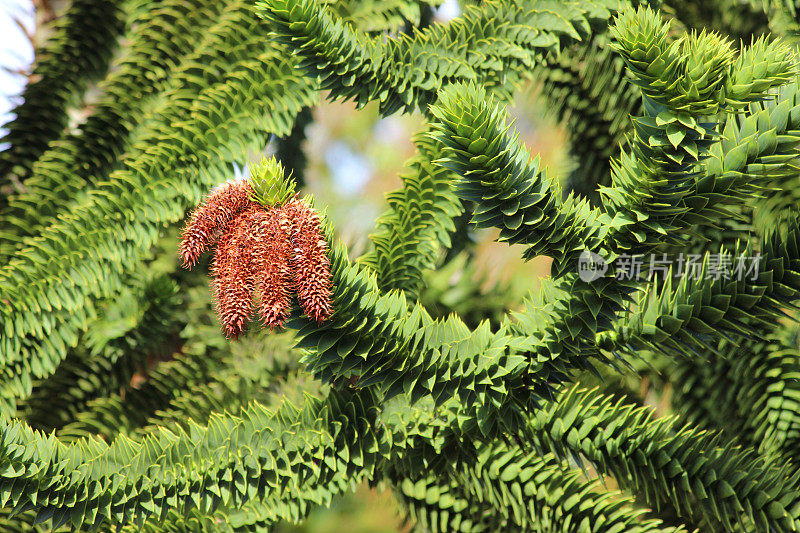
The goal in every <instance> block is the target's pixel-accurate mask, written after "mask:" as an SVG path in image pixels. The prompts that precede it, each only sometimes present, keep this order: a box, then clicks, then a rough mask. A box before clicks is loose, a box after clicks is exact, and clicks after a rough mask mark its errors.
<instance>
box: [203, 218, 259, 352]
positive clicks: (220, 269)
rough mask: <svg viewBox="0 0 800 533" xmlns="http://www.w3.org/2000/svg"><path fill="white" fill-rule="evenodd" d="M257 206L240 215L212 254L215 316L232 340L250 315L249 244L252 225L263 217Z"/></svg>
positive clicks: (251, 268) (251, 269)
mask: <svg viewBox="0 0 800 533" xmlns="http://www.w3.org/2000/svg"><path fill="white" fill-rule="evenodd" d="M263 211H264V210H263V208H262V207H260V206H257V207H251V208H250V209H248V210H247V211H245V212H244V213H240V214H239V216H238V217H237V218H236V220H235V221H234V222H233V224H232V225H231V226H230V228H229V229H228V231H227V232H226V233H225V234H224V235H223V236H222V238H221V239H220V241H219V243H218V244H217V251H216V253H215V254H214V265H213V267H212V269H213V270H212V273H213V275H214V294H215V296H216V305H217V316H218V317H219V321H220V324H222V330H223V332H224V333H225V336H226V337H228V338H231V339H235V338H236V337H238V336H239V335H241V334H242V333H243V332H244V329H245V325H246V324H247V323H248V321H249V320H250V316H251V315H252V312H253V289H254V286H255V269H254V266H253V254H252V250H251V249H250V248H249V247H248V246H247V245H248V244H250V241H251V235H250V232H251V229H252V225H253V222H254V221H255V220H257V219H258V218H259V217H260V216H262V214H263Z"/></svg>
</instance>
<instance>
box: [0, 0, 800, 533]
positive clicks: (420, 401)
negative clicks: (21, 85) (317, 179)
mask: <svg viewBox="0 0 800 533" xmlns="http://www.w3.org/2000/svg"><path fill="white" fill-rule="evenodd" d="M111 4H113V7H114V9H115V11H113V13H115V14H116V15H114V17H116V18H114V20H113V21H111V20H109V21H108V23H107V24H99V23H98V21H97V20H96V19H86V16H87V15H86V13H87V10H92V9H99V7H98V6H103V5H105V4H104V3H103V2H98V1H92V2H89V1H77V0H76V1H75V2H73V3H72V5H71V7H70V8H69V10H68V11H67V12H66V14H65V15H64V16H63V18H62V19H60V20H59V21H58V23H57V27H56V29H55V31H54V33H53V38H52V42H51V43H49V44H48V45H46V46H45V48H44V50H45V51H46V52H45V51H43V52H42V53H40V55H39V57H38V62H37V67H36V69H37V71H36V72H38V73H39V76H38V77H37V78H36V81H34V82H32V83H31V84H30V86H29V88H28V90H27V92H26V95H25V96H26V99H25V101H24V103H23V104H21V105H20V107H19V109H18V110H17V111H18V113H17V118H16V119H15V121H14V122H13V123H12V124H11V125H10V127H9V134H8V138H7V140H8V141H9V142H10V143H11V148H10V149H9V150H8V151H6V152H3V155H2V156H0V163H2V166H0V180H3V181H2V184H3V185H9V184H11V185H13V186H12V187H5V188H3V189H2V192H3V194H4V196H3V199H2V202H0V220H2V221H3V224H2V229H0V257H2V259H3V262H2V264H1V266H0V372H1V373H2V381H0V411H2V418H1V419H0V507H2V511H1V512H0V528H2V529H3V530H4V531H6V530H7V531H43V530H48V529H63V530H69V529H75V530H81V531H95V530H98V531H112V530H114V531H117V530H122V531H126V532H127V531H130V532H133V531H147V532H153V533H155V532H207V531H212V532H216V531H219V532H233V531H270V530H272V529H273V528H274V527H275V526H276V525H278V524H279V523H280V522H283V521H288V522H300V521H302V520H304V519H305V518H306V517H307V516H308V515H309V513H310V512H311V510H312V509H314V508H315V507H317V506H320V505H330V504H331V502H333V501H334V499H335V498H336V497H337V496H338V495H341V494H345V493H349V492H352V491H353V490H354V489H355V487H356V486H357V485H358V484H359V483H362V482H367V483H369V484H371V485H373V486H385V487H391V488H392V490H393V492H394V493H395V494H396V495H397V501H398V504H399V507H400V509H401V515H402V516H403V517H404V518H405V520H406V521H407V523H408V524H409V525H410V526H412V527H413V528H415V529H418V530H421V531H501V530H511V531H541V532H545V531H548V532H550V531H593V532H619V531H642V532H645V531H649V532H656V531H661V532H679V531H692V530H700V531H713V532H717V531H732V532H739V531H779V532H783V531H796V530H798V529H800V473H798V470H797V467H796V464H797V461H798V460H800V457H798V445H799V444H800V438H799V436H800V417H799V416H798V414H797V413H798V403H800V392H799V390H798V384H797V383H798V381H797V380H798V377H800V374H799V372H800V354H799V353H798V348H799V347H798V338H797V331H798V329H797V325H796V324H795V323H793V321H794V319H795V318H796V312H795V311H796V310H797V307H798V300H800V214H799V213H798V211H797V201H796V199H797V198H798V197H800V192H798V191H800V174H798V171H797V168H798V165H797V153H798V152H797V150H798V146H800V133H799V131H800V126H798V124H800V106H799V105H798V94H800V91H799V90H798V81H797V77H798V72H797V64H796V56H795V54H794V52H793V51H792V48H791V47H790V45H788V44H786V42H791V41H792V39H793V38H794V36H793V35H785V36H781V35H780V33H781V32H782V31H789V29H787V28H790V27H791V25H790V24H788V23H785V24H784V23H781V21H782V20H787V19H785V18H780V17H781V16H782V17H787V16H793V13H794V12H793V11H790V10H789V7H790V5H789V4H790V3H785V5H784V3H769V2H763V3H760V2H745V1H742V2H738V1H737V0H718V1H715V2H711V3H707V4H703V5H701V4H700V3H698V2H685V3H684V2H679V1H677V0H675V1H670V2H665V4H666V5H664V6H662V7H663V10H661V11H659V10H657V6H656V4H657V2H648V3H646V4H647V6H641V5H639V4H640V2H633V3H629V2H626V1H623V0H570V1H555V0H525V1H513V2H512V1H507V0H484V1H482V2H463V3H462V5H463V12H462V14H460V15H459V16H458V17H457V18H456V19H455V20H453V21H450V22H439V21H436V20H435V17H434V16H433V13H434V11H433V10H434V8H435V7H437V6H438V5H440V4H441V2H438V1H434V2H420V1H416V0H414V1H410V0H391V1H385V2H373V1H367V0H346V1H327V0H326V1H321V0H300V1H287V0H260V1H258V2H249V1H243V0H242V1H240V0H227V1H221V0H220V1H213V2H186V1H185V0H181V1H177V0H176V1H174V2H173V1H171V0H165V1H163V2H155V1H153V2H148V1H144V0H139V1H136V2H124V3H123V2H119V3H111ZM651 4H652V5H651ZM684 4H685V5H684ZM684 7H685V9H684ZM701 8H702V9H701ZM734 8H735V9H734ZM722 10H726V11H724V12H723V11H722ZM751 12H752V13H758V17H753V18H752V19H751V20H738V19H739V18H741V16H740V15H738V14H739V13H751ZM779 12H780V13H783V14H782V15H780V16H779V14H778V13H779ZM109 13H111V12H109ZM106 16H110V15H108V14H107V15H106ZM675 19H677V20H678V23H676V22H675ZM670 21H672V23H673V24H672V26H670V24H671V22H670ZM765 21H768V22H769V30H767V28H766V24H767V22H765ZM686 28H690V29H691V30H692V31H688V30H686ZM685 30H686V31H685ZM715 31H719V32H721V33H716V32H715ZM123 34H124V36H125V38H124V39H118V37H119V36H121V35H123ZM729 36H730V37H736V38H742V41H740V42H738V43H734V42H733V41H732V40H731V39H729ZM782 37H785V40H782ZM81 51H88V52H87V53H86V54H84V53H83V52H81ZM76 54H77V55H76ZM112 54H114V55H115V56H116V60H115V62H114V63H113V64H112V66H111V67H110V68H109V66H108V60H109V58H110V57H111V55H112ZM97 78H99V79H100V81H99V83H98V84H97V87H98V91H99V96H97V97H96V99H95V101H94V102H93V103H92V105H91V106H89V107H87V108H86V110H85V112H86V113H87V118H86V120H85V122H83V123H82V124H80V125H77V127H76V128H67V122H66V120H67V119H66V117H68V116H69V114H70V112H71V110H72V109H73V108H74V107H75V106H77V105H80V103H81V102H82V101H85V100H86V94H85V90H86V87H87V86H88V85H89V83H90V82H92V81H93V80H94V79H97ZM531 78H533V79H534V80H535V81H537V82H538V83H539V84H540V86H541V89H542V96H543V98H542V100H543V101H544V102H546V105H547V106H548V107H549V110H550V111H551V112H553V113H555V114H556V115H557V117H558V118H559V119H560V120H561V121H562V122H563V123H564V124H565V126H566V127H567V129H568V130H569V134H570V148H571V151H572V154H573V167H572V172H571V174H570V176H569V181H566V182H564V181H562V180H561V179H559V177H558V172H557V171H553V170H550V169H548V168H547V167H546V165H545V164H544V163H543V162H542V159H541V158H540V157H537V156H535V154H532V153H531V150H529V149H528V147H526V146H525V145H524V144H523V143H522V142H521V141H520V134H519V132H518V131H517V129H516V128H515V127H514V125H513V124H512V123H510V122H509V120H508V115H507V112H506V105H507V104H508V103H509V102H510V100H511V99H512V98H513V95H514V94H515V93H516V92H517V91H520V90H527V89H529V87H530V86H529V85H524V84H525V83H527V82H528V80H530V79H531ZM323 97H324V98H328V99H330V100H337V99H344V100H352V101H354V102H355V104H356V107H358V108H360V107H363V106H366V105H369V104H372V105H374V106H375V107H377V108H378V110H379V113H380V114H381V115H382V116H384V117H387V116H390V115H392V114H396V113H401V112H402V113H420V114H421V115H422V118H423V120H424V125H423V127H422V129H421V131H419V132H418V133H417V134H416V135H414V136H413V138H412V145H413V149H414V154H413V155H412V156H411V157H410V159H409V160H408V161H407V162H406V164H405V167H404V169H403V170H402V171H401V172H400V175H399V182H400V188H399V189H397V190H395V191H392V192H389V193H388V194H387V195H386V210H385V211H384V212H383V214H381V215H380V216H379V217H378V218H377V220H376V222H375V228H374V230H373V231H372V232H371V235H370V246H369V249H368V250H367V251H366V252H365V253H364V254H363V255H361V256H360V257H357V258H356V257H350V256H349V255H348V251H347V247H346V246H345V245H344V244H343V243H342V242H340V241H339V238H338V236H337V233H336V229H335V227H334V224H333V223H331V222H330V221H328V219H327V217H325V219H324V220H325V222H324V224H323V225H324V228H323V231H324V239H325V240H326V241H327V244H328V259H329V261H330V268H331V274H332V279H333V294H332V303H333V306H332V307H333V313H332V314H331V316H330V317H328V318H327V319H326V320H324V321H322V322H317V321H315V320H311V319H309V318H308V317H306V316H304V315H302V314H301V313H300V310H299V306H296V307H295V308H294V309H293V313H292V318H291V320H290V321H289V322H288V324H287V328H286V331H282V332H269V331H256V330H255V328H254V329H253V330H251V331H250V332H249V333H248V334H247V335H246V336H245V337H244V338H243V339H241V340H239V341H237V342H231V341H229V340H227V339H225V338H224V337H223V336H222V334H221V333H220V331H219V327H218V324H217V323H216V319H215V317H214V305H213V302H212V299H211V296H210V294H209V290H208V283H207V280H206V277H205V271H206V270H207V269H208V268H210V265H209V263H208V262H205V261H204V262H202V264H201V265H199V268H198V269H197V270H196V271H193V272H186V271H183V270H179V269H178V265H177V257H176V253H175V249H176V246H177V242H176V241H177V239H176V235H177V233H178V232H177V228H178V226H179V225H180V224H181V223H182V222H183V220H184V219H185V217H186V214H187V212H188V211H189V210H190V209H191V208H192V207H193V206H195V205H196V204H198V203H199V202H200V201H201V199H202V198H203V197H204V195H205V194H207V193H208V191H209V190H210V189H212V188H213V187H214V186H216V185H219V184H221V183H223V182H225V181H226V180H229V179H231V178H233V177H234V176H233V174H234V171H233V169H234V167H238V168H246V165H245V163H246V162H247V161H246V160H245V159H246V157H247V155H248V154H257V153H263V152H266V153H269V152H270V150H271V149H272V148H274V153H275V155H276V157H275V158H269V157H267V158H264V159H261V162H259V163H256V164H254V165H252V166H251V167H249V170H248V178H247V179H248V182H249V183H250V186H251V188H252V191H253V192H252V200H254V201H256V202H258V203H260V204H261V205H263V206H273V205H280V204H283V203H284V202H286V201H287V200H289V199H290V198H292V197H294V196H295V195H297V194H304V191H303V190H302V189H303V187H304V185H305V181H304V179H303V178H304V168H305V157H306V155H307V154H306V153H304V146H305V144H304V137H305V131H306V128H307V127H308V126H309V125H310V123H311V122H312V121H313V117H314V116H315V115H314V114H313V109H314V107H315V106H317V105H318V104H319V101H320V99H321V98H323ZM270 143H271V144H273V146H272V148H270V147H268V146H267V145H268V144H270ZM258 159H260V158H257V160H258ZM562 183H567V184H568V186H567V187H564V186H562ZM565 189H566V190H565ZM584 196H588V198H584ZM314 205H316V206H317V207H318V208H320V210H321V211H322V210H324V199H321V198H316V199H315V203H314ZM473 230H476V231H478V232H480V231H491V232H494V235H496V236H497V240H498V241H499V243H500V244H498V246H501V245H515V246H517V247H518V248H517V249H519V251H520V254H521V255H522V257H523V258H524V259H526V260H529V259H531V260H533V259H535V260H537V261H538V260H541V259H540V258H541V257H542V256H544V257H548V258H549V261H550V264H551V276H550V277H549V278H547V279H543V280H541V283H540V287H539V289H538V290H537V291H536V292H534V293H533V294H531V295H530V296H529V297H527V298H523V292H525V290H527V289H528V288H529V287H530V286H531V285H533V284H532V283H531V280H530V279H528V278H525V277H524V276H519V277H516V278H514V279H511V280H510V281H507V282H506V281H503V282H502V283H489V282H487V275H486V272H485V271H483V272H482V271H481V270H480V269H479V268H478V267H477V266H476V261H475V257H476V256H477V254H478V253H479V250H478V248H477V247H476V246H475V245H474V243H475V238H474V237H475V235H478V233H475V232H473ZM678 254H687V255H688V254H691V255H692V257H693V262H692V264H693V265H694V266H693V267H692V268H691V269H689V268H687V266H686V265H687V263H686V262H685V261H684V262H681V263H679V265H680V266H677V265H678V264H673V265H672V268H671V269H670V268H663V269H661V270H659V274H658V275H657V276H654V277H649V276H647V275H645V272H642V275H635V272H634V273H633V274H630V273H629V272H628V270H627V267H626V265H627V266H630V265H632V264H635V261H639V263H638V264H640V265H642V266H643V267H644V268H643V270H646V267H647V266H648V265H649V262H650V261H653V258H656V259H659V258H664V257H665V256H670V255H671V256H676V255H678ZM588 260H591V261H594V266H595V267H598V266H604V267H605V268H603V269H596V270H595V271H590V270H587V261H588ZM723 267H724V268H723ZM742 267H746V269H747V270H746V271H741V270H736V269H737V268H739V269H741V268H742ZM587 272H588V273H589V274H591V275H589V276H587V275H586V274H587ZM492 279H500V278H498V277H495V278H492ZM641 375H650V376H654V377H657V379H658V380H659V382H660V383H662V384H663V386H662V387H661V389H660V392H659V394H660V393H662V392H664V391H667V390H672V391H673V393H672V394H671V395H669V396H667V395H666V394H665V395H664V397H662V398H659V399H658V400H659V402H658V405H659V411H657V412H655V413H654V412H653V409H652V408H651V407H650V405H649V404H650V403H651V402H652V397H651V395H652V394H651V393H652V391H649V390H648V389H647V387H644V386H642V384H641V382H639V381H638V377H639V376H641ZM598 377H599V378H600V379H599V380H598ZM632 381H633V382H634V383H633V385H631V382H632ZM590 384H591V385H592V386H587V385H590ZM594 385H598V386H594ZM663 411H666V412H663Z"/></svg>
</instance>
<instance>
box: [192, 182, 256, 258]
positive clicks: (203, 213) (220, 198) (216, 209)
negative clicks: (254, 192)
mask: <svg viewBox="0 0 800 533" xmlns="http://www.w3.org/2000/svg"><path fill="white" fill-rule="evenodd" d="M250 193H251V188H250V184H249V183H248V182H247V181H246V180H243V179H241V180H236V181H229V182H227V183H223V184H222V185H220V186H219V187H216V188H215V189H214V190H212V191H211V193H210V194H209V195H208V198H207V199H206V201H205V203H203V204H202V205H201V206H200V207H198V208H197V209H195V210H194V212H193V213H192V215H191V217H190V218H189V222H188V223H187V224H186V227H185V228H184V230H183V234H182V239H181V244H180V252H179V254H180V258H181V262H182V263H183V266H184V267H185V268H192V267H193V266H194V265H195V264H196V263H197V261H198V260H199V259H200V256H201V255H202V254H203V252H205V251H207V250H208V249H209V247H210V246H211V245H212V244H213V243H214V242H216V240H217V239H218V238H219V237H220V236H221V235H224V234H225V233H226V232H227V231H228V229H229V228H230V225H231V223H232V222H233V220H234V219H235V218H236V217H237V216H238V215H239V214H240V213H242V212H243V211H245V210H246V209H248V208H250V207H252V206H254V205H257V204H255V202H253V201H251V200H250Z"/></svg>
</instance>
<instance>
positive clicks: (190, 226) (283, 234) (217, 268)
mask: <svg viewBox="0 0 800 533" xmlns="http://www.w3.org/2000/svg"><path fill="white" fill-rule="evenodd" d="M253 198H254V191H253V187H252V186H251V184H250V182H249V181H247V180H246V179H240V180H237V181H232V182H228V183H225V184H223V185H220V186H219V187H217V188H215V189H214V190H213V191H212V192H211V194H210V195H209V196H208V198H207V199H206V201H205V203H203V204H202V205H201V206H200V207H198V208H197V209H196V210H195V211H194V212H193V213H192V215H191V217H190V219H189V221H188V223H187V225H186V228H185V229H184V230H183V236H182V240H181V245H180V257H181V260H182V261H183V266H184V267H186V268H191V267H193V266H194V265H195V264H196V263H197V261H198V259H199V258H200V256H201V255H202V254H203V253H204V252H206V251H207V250H209V249H210V248H211V247H212V246H213V245H214V244H215V243H216V252H215V254H214V262H213V266H212V275H213V291H214V296H215V299H216V305H217V313H218V316H219V321H220V323H221V324H222V329H223V331H224V332H225V335H226V336H227V337H229V338H236V337H238V336H239V335H240V334H242V333H243V332H244V330H245V327H246V325H247V324H248V323H249V322H250V320H251V317H252V316H253V315H254V314H255V313H257V314H258V316H259V317H260V319H261V322H262V325H263V326H269V327H270V328H274V327H282V326H283V324H284V322H285V321H286V319H287V318H288V315H289V311H290V310H291V307H292V294H293V293H296V295H297V300H298V302H299V304H300V306H301V307H302V308H303V311H304V312H305V313H306V315H308V316H309V317H310V318H312V319H314V320H316V321H318V322H321V321H323V320H325V319H326V318H328V316H330V314H331V312H332V306H331V270H330V263H329V260H328V255H327V243H326V241H325V239H324V236H323V234H322V229H321V226H320V219H319V215H318V214H317V212H316V211H314V209H313V208H312V207H311V206H310V205H309V204H308V203H307V202H306V201H305V200H303V199H300V198H298V197H297V196H296V195H291V197H289V198H288V199H286V200H285V201H282V202H278V203H275V204H273V205H262V203H259V202H257V201H254V200H253Z"/></svg>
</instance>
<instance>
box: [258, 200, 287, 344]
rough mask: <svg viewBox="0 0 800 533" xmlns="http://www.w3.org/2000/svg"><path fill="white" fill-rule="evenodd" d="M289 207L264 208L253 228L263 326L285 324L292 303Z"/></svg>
mask: <svg viewBox="0 0 800 533" xmlns="http://www.w3.org/2000/svg"><path fill="white" fill-rule="evenodd" d="M289 226H290V224H289V220H288V218H287V216H286V213H285V211H284V210H283V209H282V208H280V207H273V208H271V209H269V211H265V212H263V216H261V217H260V218H259V219H258V220H257V221H255V224H254V226H253V228H252V231H251V238H252V243H251V246H250V249H251V250H252V254H253V260H252V261H253V267H254V270H255V276H256V294H257V295H258V298H259V306H258V314H259V316H260V317H261V324H262V326H269V327H270V329H272V328H275V327H283V323H284V322H285V321H286V319H287V318H288V315H289V309H290V307H291V288H292V272H291V269H290V267H289V258H290V254H291V251H292V249H291V243H290V242H289V229H290V228H289Z"/></svg>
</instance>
